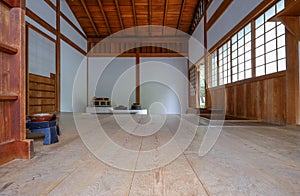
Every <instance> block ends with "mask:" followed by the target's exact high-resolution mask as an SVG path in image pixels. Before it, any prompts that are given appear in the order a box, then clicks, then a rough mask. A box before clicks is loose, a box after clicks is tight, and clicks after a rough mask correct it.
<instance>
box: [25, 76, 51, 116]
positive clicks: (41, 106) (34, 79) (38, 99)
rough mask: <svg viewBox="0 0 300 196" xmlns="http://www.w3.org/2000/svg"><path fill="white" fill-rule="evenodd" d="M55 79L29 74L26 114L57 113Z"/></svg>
mask: <svg viewBox="0 0 300 196" xmlns="http://www.w3.org/2000/svg"><path fill="white" fill-rule="evenodd" d="M55 81H56V77H55V74H51V75H50V77H45V76H40V75H36V74H29V88H28V90H29V91H28V101H27V107H28V114H35V113H54V112H56V111H57V107H56V104H57V93H56V88H55V86H56V82H55Z"/></svg>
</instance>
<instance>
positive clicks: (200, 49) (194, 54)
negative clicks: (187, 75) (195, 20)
mask: <svg viewBox="0 0 300 196" xmlns="http://www.w3.org/2000/svg"><path fill="white" fill-rule="evenodd" d="M205 50H206V48H204V20H203V19H202V20H201V21H200V22H199V24H198V26H197V28H196V29H195V31H194V33H193V35H192V37H191V38H190V40H189V60H190V61H191V62H192V63H190V66H192V65H193V63H196V62H197V61H198V60H199V59H201V58H202V57H203V56H204V54H205V53H204V52H205Z"/></svg>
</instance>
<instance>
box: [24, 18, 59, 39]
mask: <svg viewBox="0 0 300 196" xmlns="http://www.w3.org/2000/svg"><path fill="white" fill-rule="evenodd" d="M25 20H26V22H28V23H30V24H31V25H32V26H35V27H36V28H38V29H39V30H41V31H43V32H44V33H46V34H47V35H49V36H50V37H51V38H53V39H55V40H56V35H54V34H53V33H51V32H50V31H48V30H47V29H45V28H44V27H42V26H41V25H39V24H38V23H37V22H35V21H34V20H32V19H31V18H29V17H28V16H26V17H25Z"/></svg>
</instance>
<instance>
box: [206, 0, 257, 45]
mask: <svg viewBox="0 0 300 196" xmlns="http://www.w3.org/2000/svg"><path fill="white" fill-rule="evenodd" d="M261 2H262V0H251V1H245V0H235V1H233V2H232V3H231V4H230V6H229V7H228V8H227V9H226V11H225V12H224V13H223V15H222V16H221V17H220V18H219V19H218V20H217V21H216V22H215V23H214V25H213V26H212V27H211V28H210V29H209V31H208V32H207V47H208V49H210V48H211V47H212V46H214V45H215V44H216V43H217V42H218V41H219V40H221V39H222V38H223V37H224V36H225V35H226V34H227V33H228V32H229V31H230V30H231V29H233V28H234V27H235V26H236V25H237V24H238V23H239V22H240V21H241V20H243V19H244V18H245V17H246V16H247V15H248V14H249V13H250V12H251V11H252V10H253V9H254V8H256V7H257V6H258V5H259V3H261Z"/></svg>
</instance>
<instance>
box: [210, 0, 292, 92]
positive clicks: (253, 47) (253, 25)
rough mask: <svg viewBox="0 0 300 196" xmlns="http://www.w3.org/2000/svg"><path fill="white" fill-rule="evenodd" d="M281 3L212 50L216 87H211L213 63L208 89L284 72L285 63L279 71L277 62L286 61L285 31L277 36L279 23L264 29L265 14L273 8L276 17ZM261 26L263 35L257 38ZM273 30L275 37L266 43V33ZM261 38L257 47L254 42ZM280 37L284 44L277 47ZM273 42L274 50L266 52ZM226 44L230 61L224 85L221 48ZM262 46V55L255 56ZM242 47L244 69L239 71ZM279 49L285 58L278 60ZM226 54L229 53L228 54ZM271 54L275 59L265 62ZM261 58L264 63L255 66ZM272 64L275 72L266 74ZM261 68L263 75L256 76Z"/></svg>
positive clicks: (265, 23) (265, 22) (265, 24)
mask: <svg viewBox="0 0 300 196" xmlns="http://www.w3.org/2000/svg"><path fill="white" fill-rule="evenodd" d="M282 2H283V5H284V0H281V1H279V2H277V3H275V4H273V5H272V6H271V7H269V8H268V9H267V10H266V11H265V12H264V13H262V14H261V15H260V16H259V17H256V18H254V19H252V20H251V21H250V22H249V23H247V24H246V25H245V26H243V28H241V29H240V30H239V31H237V33H235V34H234V35H232V36H231V37H230V38H229V39H228V40H227V41H225V43H224V44H223V45H221V46H220V47H218V48H217V49H216V50H214V51H213V52H212V53H211V57H210V60H211V61H212V55H213V54H215V55H216V58H217V63H216V64H217V65H216V66H217V81H216V82H215V83H216V85H213V76H214V75H213V74H212V71H213V67H212V66H213V62H211V67H210V71H209V72H210V74H211V82H209V84H211V86H210V88H213V87H216V86H219V85H222V84H224V85H225V84H229V83H235V82H239V81H242V80H247V79H251V78H256V77H260V76H264V75H269V74H274V73H277V72H280V71H286V68H287V65H286V63H285V64H284V66H283V68H284V69H282V70H279V62H280V61H282V60H285V61H286V56H287V54H286V37H285V35H286V30H284V32H283V33H282V34H280V35H278V29H279V27H280V26H281V25H283V24H282V23H281V22H273V23H274V27H272V28H270V29H268V30H267V31H266V29H267V23H268V21H266V14H267V12H268V11H270V10H271V9H272V8H274V9H275V15H276V14H277V13H278V12H280V11H281V10H279V11H278V7H279V6H278V5H279V3H282ZM262 16H263V23H262V24H260V25H259V26H258V27H256V21H257V20H258V19H259V18H260V17H262ZM268 20H269V19H268ZM248 25H250V31H249V32H247V33H246V34H245V31H246V30H245V29H246V27H247V26H248ZM262 26H263V33H262V34H261V35H259V36H257V37H256V34H257V29H258V28H260V27H262ZM283 28H285V27H284V25H283ZM273 30H274V31H275V37H274V38H272V39H271V40H268V41H266V40H267V33H269V32H271V31H273ZM241 31H243V36H241V37H240V38H238V34H239V33H240V32H241ZM248 34H251V35H250V40H249V41H248V42H246V40H245V37H246V36H247V35H248ZM235 36H236V41H233V38H234V37H235ZM261 37H263V38H264V42H263V43H262V44H261V45H259V46H257V42H256V41H257V39H258V38H261ZM281 37H283V38H284V44H283V45H281V46H280V47H279V46H278V45H279V44H278V39H279V38H281ZM241 39H243V45H242V46H239V45H238V42H239V41H240V40H241ZM274 40H275V47H276V48H275V49H273V50H270V51H268V52H267V51H266V50H267V49H266V48H267V46H266V45H267V44H268V43H269V44H271V42H272V41H274ZM245 42H246V43H245ZM228 43H229V46H228V45H227V49H226V50H227V56H226V57H227V58H228V57H229V59H230V61H228V60H227V80H228V77H230V82H227V83H225V82H224V78H225V77H224V49H223V46H224V45H226V44H228ZM249 43H250V50H247V49H246V45H247V44H249ZM234 44H236V48H235V49H234V47H233V45H234ZM262 46H263V54H261V55H259V56H257V54H256V51H257V48H259V47H262ZM242 47H243V48H244V49H243V50H244V51H243V54H242V55H243V62H242V63H243V64H244V65H243V68H244V69H243V70H242V71H241V70H240V68H239V64H240V63H239V59H238V58H239V56H240V55H239V53H238V50H239V49H240V48H242ZM221 48H222V58H221V59H220V60H219V58H220V53H219V50H220V49H221ZM280 49H284V51H285V56H284V57H282V58H279V55H278V54H279V53H278V51H279V50H280ZM228 52H230V54H228ZM234 52H236V54H237V55H236V57H233V53H234ZM248 52H249V53H250V55H251V57H250V59H248V60H246V53H248ZM272 52H275V55H276V58H275V60H273V61H270V62H267V59H266V58H267V54H270V53H272ZM262 56H264V63H263V64H261V65H259V66H257V62H256V60H257V58H258V57H262ZM234 60H236V65H234V63H233V61H234ZM249 61H250V65H251V66H250V67H251V68H248V69H247V68H246V63H247V62H249ZM229 62H230V63H229ZM272 63H276V71H275V72H270V73H267V65H269V64H272ZM228 64H230V65H229V66H230V69H229V68H228ZM261 66H264V74H263V75H257V68H258V67H261ZM220 67H221V68H222V71H220V70H219V69H220ZM235 67H236V69H237V71H236V73H234V71H233V70H234V68H235ZM247 70H249V71H250V74H251V76H250V77H247V75H246V72H247ZM228 72H230V75H229V74H228ZM240 72H244V73H243V75H244V78H243V79H240V78H239V74H240ZM234 75H236V77H237V79H236V80H234ZM221 80H222V81H223V82H222V81H221Z"/></svg>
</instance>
